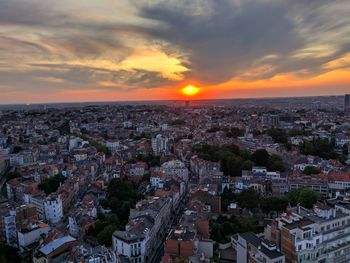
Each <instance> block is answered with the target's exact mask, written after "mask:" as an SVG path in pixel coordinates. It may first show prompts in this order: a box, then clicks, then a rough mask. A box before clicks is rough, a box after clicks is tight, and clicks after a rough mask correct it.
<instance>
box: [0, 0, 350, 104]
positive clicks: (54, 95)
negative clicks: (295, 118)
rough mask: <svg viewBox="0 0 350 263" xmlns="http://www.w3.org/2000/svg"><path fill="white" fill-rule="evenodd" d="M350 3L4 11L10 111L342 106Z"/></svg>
mask: <svg viewBox="0 0 350 263" xmlns="http://www.w3.org/2000/svg"><path fill="white" fill-rule="evenodd" d="M349 10H350V3H344V1H332V2H331V3H330V2H329V1H324V0H321V1H307V2H304V1H290V0H283V1H271V0H264V1H253V0H251V1H238V0H232V1H229V0H225V1H219V2H218V1H211V0H205V1H163V0H159V1H152V2H150V1H134V0H130V1H127V0H122V1H93V0H90V1H74V3H71V2H70V1H60V2H59V3H58V2H54V4H52V3H50V2H43V1H39V0H34V1H31V4H30V5H28V4H26V2H25V1H20V0H11V1H9V0H5V1H2V2H1V3H0V47H1V48H0V58H1V62H0V94H1V96H0V104H11V103H48V102H84V101H130V100H134V101H136V100H183V99H186V96H184V94H183V93H182V92H181V89H182V88H183V87H185V86H187V85H195V86H197V87H200V89H201V90H200V92H199V93H198V94H196V95H195V96H193V98H194V99H228V98H260V97H289V96H292V97H299V96H328V95H343V94H345V93H348V92H349V83H350V74H349V73H350V40H349V38H348V37H347V36H348V35H349V32H350V26H349V25H350V18H349V17H348V16H347V15H346V14H347V13H348V12H349Z"/></svg>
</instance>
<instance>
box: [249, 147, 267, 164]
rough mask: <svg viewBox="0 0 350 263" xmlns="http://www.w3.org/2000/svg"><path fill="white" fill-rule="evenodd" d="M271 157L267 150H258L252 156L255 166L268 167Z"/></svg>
mask: <svg viewBox="0 0 350 263" xmlns="http://www.w3.org/2000/svg"><path fill="white" fill-rule="evenodd" d="M269 158H270V155H269V153H268V152H267V151H266V150H265V149H258V150H256V151H255V152H254V153H253V154H252V160H253V162H254V163H255V165H259V166H266V167H267V166H268V164H269Z"/></svg>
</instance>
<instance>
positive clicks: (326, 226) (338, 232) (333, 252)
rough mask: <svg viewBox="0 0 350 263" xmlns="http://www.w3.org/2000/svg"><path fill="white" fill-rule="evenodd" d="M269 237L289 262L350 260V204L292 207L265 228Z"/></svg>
mask: <svg viewBox="0 0 350 263" xmlns="http://www.w3.org/2000/svg"><path fill="white" fill-rule="evenodd" d="M336 204H338V202H336ZM265 237H266V238H267V239H269V240H270V241H273V242H276V243H277V244H278V245H279V247H280V249H281V251H282V252H283V253H284V255H285V257H286V263H294V262H300V263H302V262H315V263H316V262H317V263H333V262H337V263H342V262H344V263H345V262H349V261H350V254H349V252H350V209H349V206H340V205H339V204H338V205H335V204H333V205H329V203H317V204H316V205H315V206H314V208H313V209H311V210H308V209H306V208H303V207H301V206H297V207H294V208H290V209H288V211H287V213H285V214H283V215H282V216H281V217H280V218H277V219H275V220H274V222H272V223H271V225H269V226H268V227H267V228H266V229H265Z"/></svg>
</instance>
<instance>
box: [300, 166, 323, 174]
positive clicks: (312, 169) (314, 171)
mask: <svg viewBox="0 0 350 263" xmlns="http://www.w3.org/2000/svg"><path fill="white" fill-rule="evenodd" d="M320 172H321V169H320V168H318V167H315V166H306V167H305V169H304V171H303V173H304V174H306V175H311V174H319V173H320Z"/></svg>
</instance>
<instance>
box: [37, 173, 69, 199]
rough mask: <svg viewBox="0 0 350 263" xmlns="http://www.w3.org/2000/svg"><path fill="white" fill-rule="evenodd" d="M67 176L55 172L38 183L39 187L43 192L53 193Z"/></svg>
mask: <svg viewBox="0 0 350 263" xmlns="http://www.w3.org/2000/svg"><path fill="white" fill-rule="evenodd" d="M66 179H67V178H66V177H65V176H63V175H62V174H56V175H55V176H53V177H50V178H48V179H46V180H44V181H43V182H41V183H40V184H39V189H40V190H43V191H44V192H45V194H47V195H48V194H50V193H53V192H55V191H56V190H57V188H58V187H59V186H60V184H61V183H63V182H64V181H65V180H66Z"/></svg>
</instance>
